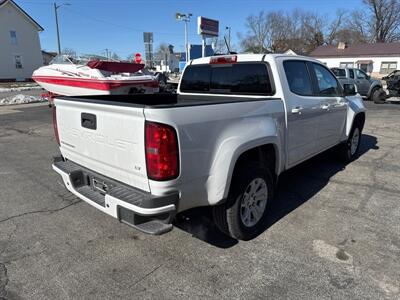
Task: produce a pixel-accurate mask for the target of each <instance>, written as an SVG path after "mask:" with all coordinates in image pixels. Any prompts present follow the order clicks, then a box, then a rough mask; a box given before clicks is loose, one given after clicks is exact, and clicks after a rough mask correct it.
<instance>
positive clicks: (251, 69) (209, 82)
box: [180, 63, 275, 96]
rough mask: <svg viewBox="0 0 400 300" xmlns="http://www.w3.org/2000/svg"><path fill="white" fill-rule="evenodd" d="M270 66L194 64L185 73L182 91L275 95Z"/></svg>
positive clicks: (254, 64) (252, 64)
mask: <svg viewBox="0 0 400 300" xmlns="http://www.w3.org/2000/svg"><path fill="white" fill-rule="evenodd" d="M269 74H270V73H269V71H268V66H267V64H265V63H237V64H232V65H217V66H212V65H192V66H188V67H187V68H186V70H185V72H184V74H183V77H182V82H181V86H180V91H181V92H192V93H213V94H240V95H263V96H271V95H273V94H274V93H275V92H274V88H273V84H272V83H271V77H270V75H269Z"/></svg>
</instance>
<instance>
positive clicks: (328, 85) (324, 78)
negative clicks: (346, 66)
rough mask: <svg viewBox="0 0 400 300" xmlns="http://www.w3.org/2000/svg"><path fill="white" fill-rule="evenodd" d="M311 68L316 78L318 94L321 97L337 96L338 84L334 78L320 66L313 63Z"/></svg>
mask: <svg viewBox="0 0 400 300" xmlns="http://www.w3.org/2000/svg"><path fill="white" fill-rule="evenodd" d="M313 67H314V72H315V76H316V77H317V82H318V88H319V94H320V95H322V96H338V95H339V84H338V82H337V80H336V79H335V76H333V75H332V73H331V72H329V70H328V69H326V68H325V67H323V66H322V65H320V64H316V63H313Z"/></svg>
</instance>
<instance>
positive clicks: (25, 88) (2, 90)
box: [0, 85, 42, 93]
mask: <svg viewBox="0 0 400 300" xmlns="http://www.w3.org/2000/svg"><path fill="white" fill-rule="evenodd" d="M41 89H42V87H41V86H38V85H31V86H20V87H9V88H0V93H6V92H21V91H29V90H41Z"/></svg>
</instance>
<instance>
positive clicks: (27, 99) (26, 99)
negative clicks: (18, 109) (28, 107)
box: [0, 94, 45, 105]
mask: <svg viewBox="0 0 400 300" xmlns="http://www.w3.org/2000/svg"><path fill="white" fill-rule="evenodd" d="M43 101H45V100H43V99H42V98H41V97H38V96H29V95H23V94H18V95H15V96H11V97H6V98H3V99H0V105H11V104H23V103H34V102H43Z"/></svg>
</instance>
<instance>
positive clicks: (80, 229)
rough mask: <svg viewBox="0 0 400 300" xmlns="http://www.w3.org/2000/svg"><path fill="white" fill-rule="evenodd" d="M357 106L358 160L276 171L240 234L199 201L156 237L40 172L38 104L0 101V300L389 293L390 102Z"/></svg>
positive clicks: (48, 143)
mask: <svg viewBox="0 0 400 300" xmlns="http://www.w3.org/2000/svg"><path fill="white" fill-rule="evenodd" d="M366 104H367V107H368V109H369V110H368V112H367V120H366V127H365V130H364V135H363V139H362V145H361V155H360V157H359V158H358V159H357V160H356V161H355V162H353V163H351V164H349V165H343V164H341V163H339V162H338V161H337V160H336V159H335V157H334V156H333V155H332V153H329V152H328V153H324V154H322V155H320V156H318V157H316V158H314V159H312V160H310V161H308V162H306V163H304V164H302V165H300V166H298V167H296V168H294V169H293V170H290V171H288V172H287V173H285V174H284V175H283V176H282V178H281V181H280V184H279V189H278V195H277V198H276V200H275V201H274V203H272V204H271V205H270V207H269V209H270V219H269V223H268V228H267V229H266V231H265V232H264V233H263V234H261V235H260V236H258V237H257V238H256V239H254V240H252V241H249V242H237V241H235V240H231V239H228V238H226V237H224V236H223V235H221V234H219V233H218V232H217V231H216V229H215V228H214V226H213V225H212V223H211V222H210V219H209V210H208V209H196V210H193V211H190V212H188V213H186V214H184V215H182V216H180V217H179V219H178V220H177V221H176V223H175V225H176V227H175V228H174V230H173V231H172V232H170V233H168V234H165V235H162V236H156V237H155V236H149V235H145V234H142V233H140V232H138V231H136V230H134V229H132V228H131V227H128V226H126V225H124V224H120V223H119V222H118V221H117V220H115V219H113V218H111V217H109V216H107V215H105V214H103V213H101V212H100V211H97V210H96V209H95V208H93V207H91V206H89V205H88V204H86V203H84V202H82V201H80V200H78V199H77V198H75V197H73V196H71V195H70V194H69V193H68V192H67V191H66V189H65V188H64V186H63V184H62V182H61V179H60V178H59V176H58V175H57V174H56V173H55V172H53V171H52V170H51V160H52V157H53V156H54V155H57V154H58V149H57V147H56V144H55V141H54V138H53V129H52V126H51V110H50V109H49V108H48V107H47V106H44V105H25V106H12V107H11V106H9V107H0V299H3V298H4V299H69V298H73V299H76V298H86V299H112V298H113V299H115V298H125V299H148V298H149V299H150V298H151V299H177V298H178V299H180V298H185V299H187V298H190V299H204V298H207V299H208V298H209V299H221V298H234V299H236V298H245V299H256V298H258V299H267V298H268V299H282V298H285V299H288V298H290V299H332V298H333V299H349V298H352V299H399V298H400V126H399V124H400V105H395V104H385V105H376V104H373V103H370V102H367V103H366Z"/></svg>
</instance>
